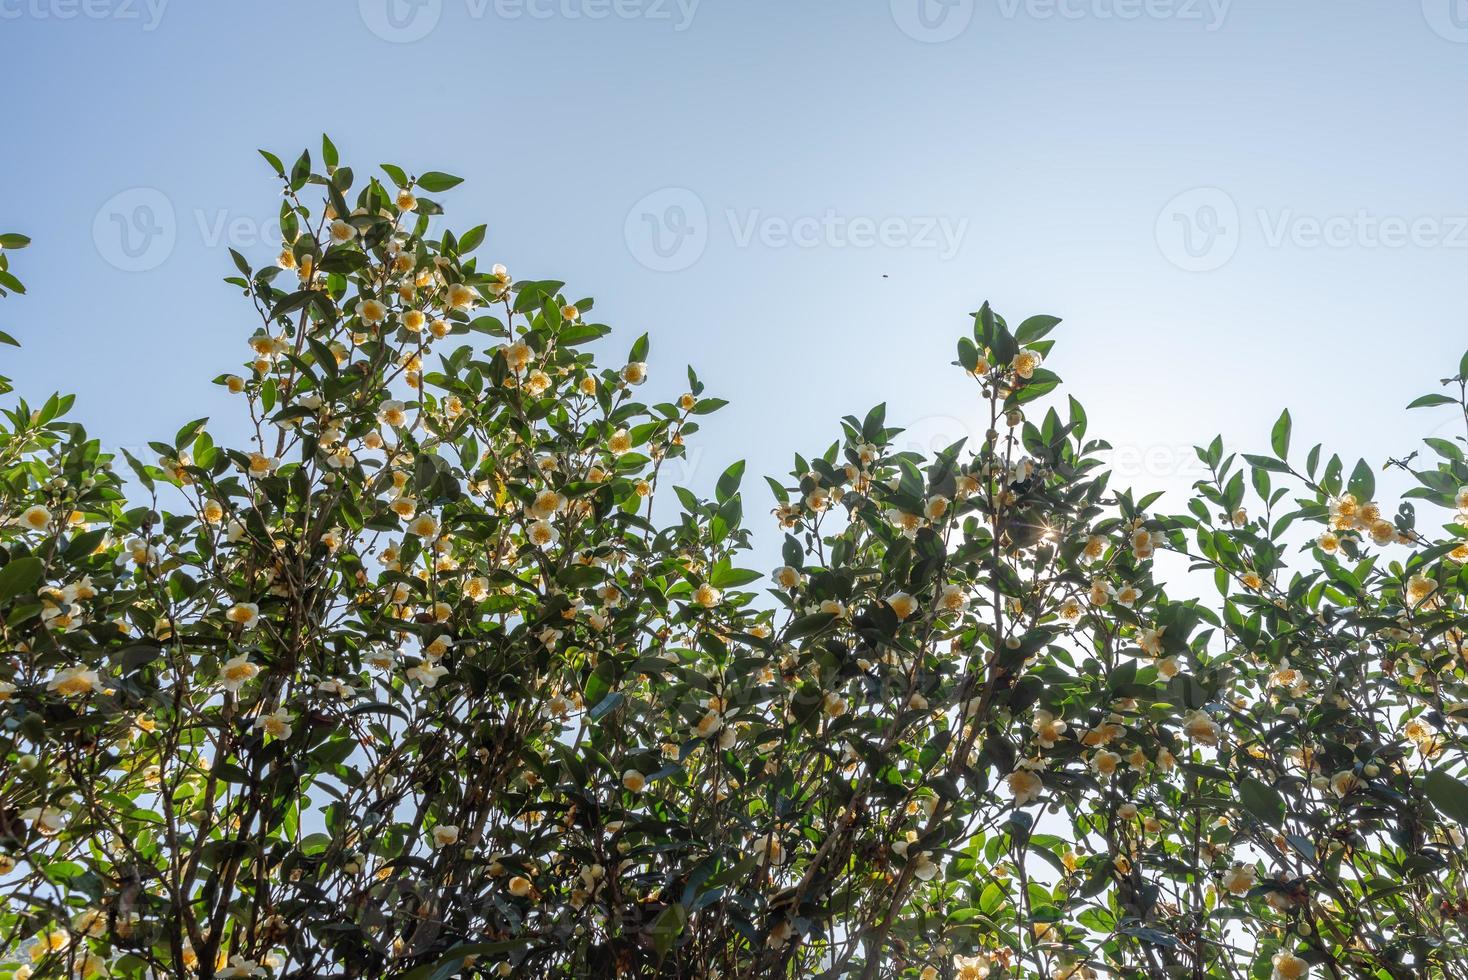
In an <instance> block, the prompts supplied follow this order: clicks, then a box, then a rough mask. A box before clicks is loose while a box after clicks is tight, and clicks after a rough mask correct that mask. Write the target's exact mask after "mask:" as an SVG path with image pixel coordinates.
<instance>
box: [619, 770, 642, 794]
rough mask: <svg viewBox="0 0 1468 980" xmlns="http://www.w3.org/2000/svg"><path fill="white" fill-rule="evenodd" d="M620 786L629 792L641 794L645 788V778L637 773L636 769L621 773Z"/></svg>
mask: <svg viewBox="0 0 1468 980" xmlns="http://www.w3.org/2000/svg"><path fill="white" fill-rule="evenodd" d="M622 785H623V786H624V787H626V788H627V790H628V791H629V792H632V793H641V792H642V791H643V790H644V789H646V788H647V777H646V776H644V775H643V774H642V773H640V772H638V771H637V770H636V769H628V770H627V771H626V772H624V773H622Z"/></svg>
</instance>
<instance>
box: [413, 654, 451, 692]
mask: <svg viewBox="0 0 1468 980" xmlns="http://www.w3.org/2000/svg"><path fill="white" fill-rule="evenodd" d="M448 672H449V670H448V668H447V667H443V666H440V665H439V664H437V663H434V662H433V661H431V660H425V661H423V662H422V663H419V664H415V665H414V666H412V667H409V668H408V680H410V681H412V682H414V683H415V684H422V685H423V686H424V687H437V686H438V679H439V678H440V677H442V676H444V675H445V674H447V673H448Z"/></svg>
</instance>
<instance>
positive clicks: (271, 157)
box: [256, 150, 285, 177]
mask: <svg viewBox="0 0 1468 980" xmlns="http://www.w3.org/2000/svg"><path fill="white" fill-rule="evenodd" d="M256 152H257V153H259V154H260V155H261V156H262V157H264V158H265V162H266V163H268V164H270V165H271V166H272V167H274V168H275V175H276V176H277V177H284V176H285V164H283V163H281V162H280V157H278V156H276V155H275V154H274V153H271V152H270V151H269V150H257V151H256Z"/></svg>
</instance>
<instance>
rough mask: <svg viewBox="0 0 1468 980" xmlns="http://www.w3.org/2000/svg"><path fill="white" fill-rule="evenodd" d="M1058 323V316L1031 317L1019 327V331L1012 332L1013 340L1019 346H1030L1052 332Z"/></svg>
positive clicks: (1042, 315) (1041, 315)
mask: <svg viewBox="0 0 1468 980" xmlns="http://www.w3.org/2000/svg"><path fill="white" fill-rule="evenodd" d="M1059 323H1060V317H1058V316H1046V315H1044V314H1040V315H1038V316H1032V317H1030V318H1029V319H1027V320H1025V322H1024V323H1021V324H1020V325H1019V329H1018V330H1016V331H1015V332H1014V338H1015V339H1016V340H1018V341H1019V342H1020V343H1021V344H1031V343H1034V342H1035V341H1037V340H1039V339H1040V338H1041V337H1043V336H1045V335H1046V334H1047V333H1049V332H1050V331H1052V330H1054V329H1055V327H1056V325H1058V324H1059Z"/></svg>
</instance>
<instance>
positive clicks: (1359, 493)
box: [1347, 459, 1376, 504]
mask: <svg viewBox="0 0 1468 980" xmlns="http://www.w3.org/2000/svg"><path fill="white" fill-rule="evenodd" d="M1347 487H1348V489H1349V490H1350V491H1351V493H1352V494H1354V495H1355V497H1356V499H1357V500H1359V501H1361V502H1362V503H1363V504H1364V503H1365V502H1366V501H1368V500H1371V499H1372V498H1373V497H1374V496H1375V495H1376V474H1374V473H1372V472H1371V467H1370V466H1368V465H1367V464H1366V460H1364V459H1363V460H1361V461H1360V462H1358V463H1357V464H1356V468H1355V469H1354V470H1352V471H1351V482H1350V483H1349V484H1348V485H1347Z"/></svg>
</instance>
